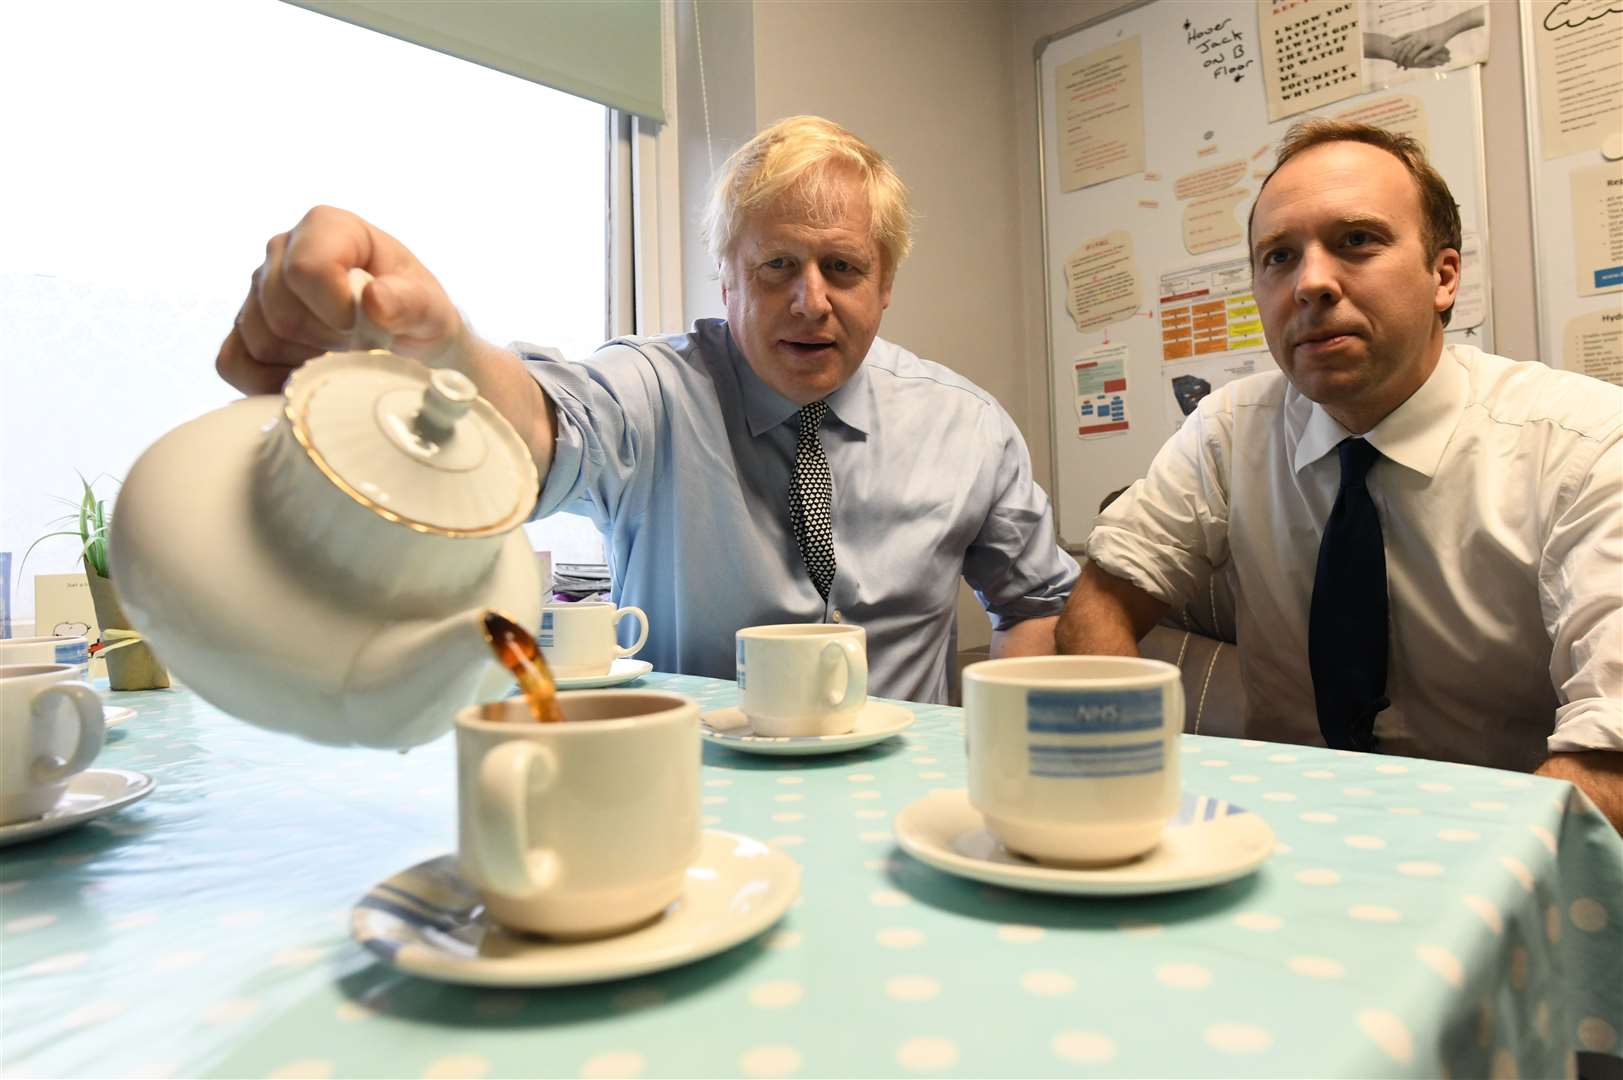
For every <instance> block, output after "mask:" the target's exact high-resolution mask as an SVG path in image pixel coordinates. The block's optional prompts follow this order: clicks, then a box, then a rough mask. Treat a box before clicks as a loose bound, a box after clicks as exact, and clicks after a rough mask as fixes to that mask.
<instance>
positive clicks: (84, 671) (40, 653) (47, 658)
mask: <svg viewBox="0 0 1623 1080" xmlns="http://www.w3.org/2000/svg"><path fill="white" fill-rule="evenodd" d="M16 664H72V665H73V666H74V667H77V668H78V669H79V673H78V675H76V676H74V677H75V678H77V679H79V680H80V681H81V682H85V681H88V679H89V676H90V639H89V638H86V637H85V636H84V635H83V634H80V635H79V636H78V637H24V638H0V665H16Z"/></svg>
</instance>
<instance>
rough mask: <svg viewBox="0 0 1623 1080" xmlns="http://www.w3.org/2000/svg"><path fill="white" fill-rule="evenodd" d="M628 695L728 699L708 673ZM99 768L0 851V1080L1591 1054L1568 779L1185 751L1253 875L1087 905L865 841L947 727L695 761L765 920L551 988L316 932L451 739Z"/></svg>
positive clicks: (1419, 1065)
mask: <svg viewBox="0 0 1623 1080" xmlns="http://www.w3.org/2000/svg"><path fill="white" fill-rule="evenodd" d="M641 685H644V686H649V687H657V688H660V689H665V690H673V691H677V692H680V693H684V694H688V695H691V696H693V697H695V698H697V699H699V701H700V702H701V705H702V706H703V707H705V708H714V707H720V706H723V705H731V704H735V703H736V701H737V689H736V687H735V686H734V685H733V684H732V683H729V682H719V681H716V680H710V679H699V678H692V677H687V676H668V675H665V676H661V675H655V676H649V677H648V678H646V679H644V680H642V683H641ZM109 700H110V701H111V702H112V703H114V704H123V705H129V706H131V707H133V708H135V709H137V710H139V713H138V715H137V716H136V717H134V718H133V719H131V720H129V721H127V722H126V723H125V724H123V725H122V726H121V727H119V728H115V729H113V730H112V731H111V732H110V735H111V736H112V741H111V742H110V743H109V744H108V746H107V748H106V749H105V750H104V752H103V755H102V758H101V761H100V762H99V763H100V764H103V765H109V766H117V767H124V768H133V769H138V770H142V771H145V772H149V773H151V774H153V775H154V776H156V777H157V778H158V782H159V787H158V790H157V791H156V792H155V793H154V794H153V795H152V796H151V797H150V798H148V799H147V800H146V801H145V802H142V803H140V804H137V805H136V806H133V807H129V808H127V809H125V810H124V811H121V812H120V813H118V814H116V815H111V816H109V817H105V818H102V819H100V820H98V821H96V822H93V823H91V824H88V825H85V826H83V827H80V828H78V829H76V830H73V831H71V832H66V833H61V834H58V835H57V836H55V837H52V838H49V839H42V840H39V841H36V842H33V843H27V844H21V845H16V846H13V847H9V848H5V849H0V1072H3V1074H4V1075H5V1076H8V1077H13V1076H19V1077H20V1076H30V1075H41V1076H86V1075H123V1076H156V1075H211V1076H278V1077H290V1076H482V1075H491V1076H498V1075H517V1074H523V1075H548V1076H613V1075H637V1074H641V1075H648V1076H717V1075H744V1076H783V1075H802V1076H835V1075H843V1076H849V1075H921V1076H937V1075H939V1076H1007V1075H1020V1076H1051V1075H1052V1076H1058V1075H1065V1076H1075V1075H1082V1074H1086V1075H1095V1074H1098V1075H1119V1076H1173V1075H1246V1076H1304V1075H1320V1076H1323V1075H1357V1076H1436V1075H1440V1074H1442V1073H1444V1072H1445V1071H1446V1072H1447V1073H1450V1074H1452V1075H1456V1076H1460V1075H1488V1074H1493V1075H1516V1074H1520V1075H1524V1076H1559V1075H1563V1074H1564V1073H1565V1072H1566V1071H1567V1069H1568V1068H1569V1062H1570V1059H1571V1054H1572V1053H1573V1051H1574V1050H1575V1049H1578V1048H1587V1049H1591V1050H1601V1051H1609V1052H1611V1053H1618V1052H1619V1043H1618V1040H1619V1034H1618V1033H1619V1029H1620V1028H1623V842H1620V840H1619V838H1618V836H1617V834H1616V833H1615V832H1613V831H1612V829H1611V828H1610V827H1609V826H1608V825H1607V824H1606V823H1605V821H1604V819H1602V818H1601V817H1600V816H1599V814H1597V813H1596V812H1595V810H1594V809H1593V807H1592V806H1591V805H1590V804H1589V803H1588V801H1587V800H1586V799H1584V798H1583V797H1582V796H1581V795H1579V794H1577V793H1576V792H1575V790H1574V789H1573V788H1572V787H1570V786H1569V785H1567V784H1565V783H1562V782H1557V781H1553V780H1547V779H1544V778H1541V777H1534V776H1523V775H1516V774H1511V773H1505V772H1499V771H1495V770H1490V769H1481V768H1474V767H1468V766H1459V765H1450V764H1440V763H1434V762H1425V761H1418V760H1412V759H1397V758H1386V757H1378V756H1366V755H1359V754H1351V753H1346V752H1332V751H1328V750H1323V749H1315V748H1309V747H1293V746H1292V747H1288V746H1280V745H1272V744H1265V743H1259V742H1252V741H1238V740H1228V739H1220V738H1210V737H1202V736H1185V737H1184V739H1183V762H1184V767H1185V771H1184V776H1185V787H1186V788H1188V789H1190V790H1196V791H1201V792H1204V793H1207V794H1211V795H1215V796H1218V797H1221V798H1224V799H1228V800H1230V801H1232V802H1235V803H1238V804H1240V805H1243V806H1247V807H1251V808H1254V809H1255V810H1257V811H1258V812H1259V813H1261V814H1262V815H1263V816H1264V817H1265V818H1266V819H1267V820H1268V821H1269V822H1270V824H1271V825H1272V826H1273V828H1274V830H1275V831H1276V833H1277V835H1278V838H1279V849H1278V852H1277V854H1276V856H1275V857H1274V858H1273V859H1271V860H1270V861H1269V862H1268V863H1266V864H1265V865H1264V866H1263V868H1262V869H1261V870H1260V871H1259V872H1258V873H1257V874H1255V875H1253V876H1251V877H1249V878H1246V879H1244V880H1242V881H1238V882H1235V883H1232V884H1230V885H1226V886H1222V887H1218V888H1212V889H1206V890H1202V891H1196V892H1190V893H1184V894H1176V895H1169V896H1160V897H1141V898H1137V899H1130V900H1112V901H1100V900H1091V899H1079V898H1071V897H1055V896H1043V895H1037V894H1026V893H1019V892H1013V891H1008V890H1004V889H1001V888H996V887H990V886H983V885H980V884H977V883H974V882H967V881H961V880H959V879H957V878H954V877H950V876H946V875H943V874H941V873H939V872H937V871H935V870H933V869H931V868H929V867H926V866H924V865H922V864H920V863H917V862H915V861H913V860H912V859H911V858H910V857H909V856H907V855H906V854H904V853H903V852H902V851H901V850H900V849H899V848H897V847H896V846H895V843H894V841H893V838H892V834H891V818H892V817H893V815H894V814H896V813H897V812H898V811H900V810H901V809H902V808H903V807H905V806H906V805H907V804H908V803H910V802H912V801H913V800H915V799H917V798H919V797H921V796H923V795H925V794H926V793H927V792H929V791H930V790H932V789H935V788H943V787H946V788H952V787H962V786H963V784H964V782H965V780H964V758H963V738H962V718H961V714H960V712H959V710H957V709H954V708H947V707H943V706H919V705H911V706H909V707H910V708H912V709H913V710H914V711H915V712H916V714H917V716H918V722H917V723H916V724H915V725H914V726H913V727H912V728H911V729H909V730H908V731H907V732H906V733H905V734H904V735H902V736H900V737H898V738H895V739H891V740H889V741H887V742H885V743H882V744H879V745H877V746H874V747H871V748H868V749H866V750H863V751H858V752H855V753H851V754H846V755H842V756H836V757H826V758H798V759H795V758H765V757H750V756H744V755H740V754H736V753H734V752H731V751H725V750H721V749H718V748H716V747H713V746H707V747H706V748H705V769H704V788H703V791H704V801H705V807H704V812H705V814H706V817H705V823H706V825H707V826H710V827H714V828H721V829H728V830H732V831H736V832H742V833H746V834H749V835H751V836H754V837H757V838H759V839H763V840H768V841H770V842H772V843H774V844H777V845H779V846H780V847H781V848H782V849H783V850H785V851H786V852H788V853H790V854H791V855H793V857H794V858H795V859H797V860H798V861H799V862H800V863H801V865H802V867H803V868H804V883H803V894H802V898H801V900H800V901H799V902H798V903H797V904H796V906H795V907H794V908H793V909H791V911H790V912H789V913H788V914H787V915H786V916H785V917H784V919H783V920H782V921H781V922H780V923H779V925H778V926H777V927H776V928H775V929H774V930H772V931H769V932H768V933H767V934H766V935H764V936H763V937H761V938H758V939H756V940H755V941H753V942H751V943H749V944H746V945H744V946H741V947H739V948H737V949H734V950H732V951H730V952H728V953H725V954H722V955H720V956H717V957H714V958H712V959H710V960H706V961H703V962H701V963H698V964H694V965H691V966H688V967H685V968H680V969H676V970H673V971H667V972H664V973H660V974H654V975H648V976H644V977H640V978H636V979H631V980H627V981H622V982H615V983H605V984H600V985H595V986H583V987H571V988H565V989H555V990H480V989H473V988H466V987H459V986H451V985H444V984H439V983H434V982H427V981H423V980H419V979H415V978H412V977H409V976H405V975H402V974H400V973H398V972H396V971H395V970H394V969H392V968H390V967H389V966H387V965H385V964H383V963H381V962H379V961H376V960H375V959H374V958H373V957H372V956H371V954H369V953H367V952H366V951H365V950H363V949H362V948H361V947H360V946H358V945H356V944H355V943H354V942H353V941H352V940H350V938H349V936H348V919H349V910H350V906H351V904H353V902H354V901H355V900H356V899H357V898H358V897H359V896H360V895H361V894H362V893H363V892H364V891H365V890H366V889H367V888H369V887H370V886H371V885H372V884H374V883H375V882H377V881H379V880H381V879H383V878H385V877H387V876H388V875H390V874H392V873H394V872H395V871H397V870H400V869H402V868H404V867H406V866H409V865H412V864H413V863H416V862H418V861H420V860H422V859H424V858H427V857H429V856H431V855H434V854H438V853H442V852H445V851H448V850H451V849H452V848H453V847H454V843H455V823H454V807H455V790H454V780H453V769H452V763H453V752H452V751H453V740H452V739H451V738H449V737H447V738H445V739H442V740H439V741H437V742H435V743H433V744H431V745H429V746H426V747H422V748H419V749H417V750H414V751H412V752H410V753H408V754H404V755H400V754H393V753H387V752H379V751H360V750H334V749H331V748H324V747H319V746H315V745H311V744H306V743H302V742H299V741H297V740H294V739H292V738H290V737H287V736H283V735H275V734H271V733H267V732H262V731H259V730H257V729H255V728H252V727H249V726H248V725H246V724H243V723H240V722H238V721H236V720H234V719H231V718H229V717H226V716H224V715H222V714H221V713H219V712H218V711H217V710H215V709H213V708H212V707H210V706H209V705H207V704H206V703H204V702H202V701H201V700H199V699H198V698H197V697H196V696H195V695H193V694H191V693H189V692H187V691H185V690H180V689H176V690H169V691H148V692H142V693H123V694H110V695H109Z"/></svg>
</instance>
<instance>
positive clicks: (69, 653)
mask: <svg viewBox="0 0 1623 1080" xmlns="http://www.w3.org/2000/svg"><path fill="white" fill-rule="evenodd" d="M56 662H57V663H58V664H80V665H83V664H88V663H90V646H89V645H88V644H87V643H86V642H85V641H84V639H83V638H81V639H79V640H78V641H71V642H66V643H64V644H62V645H58V646H57V647H56Z"/></svg>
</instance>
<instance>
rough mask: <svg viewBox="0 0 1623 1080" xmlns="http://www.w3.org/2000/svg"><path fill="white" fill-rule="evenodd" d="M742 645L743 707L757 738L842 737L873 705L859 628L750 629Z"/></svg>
mask: <svg viewBox="0 0 1623 1080" xmlns="http://www.w3.org/2000/svg"><path fill="white" fill-rule="evenodd" d="M735 640H736V642H737V645H738V661H737V663H738V689H739V690H740V691H741V697H742V702H741V708H742V710H743V712H744V715H745V716H747V717H749V721H750V727H751V728H752V729H753V730H754V732H755V734H757V735H767V736H774V737H776V736H786V735H787V736H797V735H843V734H845V733H846V732H848V731H850V730H851V729H852V728H854V727H855V726H856V722H857V714H858V713H860V712H861V711H862V707H863V705H865V704H867V701H868V635H867V633H866V631H864V630H863V629H862V627H860V626H837V625H830V624H828V623H785V624H782V625H777V626H746V627H744V629H742V630H740V631H738V633H737V635H736V638H735Z"/></svg>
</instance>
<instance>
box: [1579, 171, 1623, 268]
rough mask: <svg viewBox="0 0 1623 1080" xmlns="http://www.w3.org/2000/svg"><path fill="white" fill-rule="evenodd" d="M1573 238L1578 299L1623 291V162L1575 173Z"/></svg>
mask: <svg viewBox="0 0 1623 1080" xmlns="http://www.w3.org/2000/svg"><path fill="white" fill-rule="evenodd" d="M1572 235H1573V237H1574V239H1575V241H1576V242H1575V243H1574V244H1573V245H1572V250H1573V254H1574V255H1576V256H1577V259H1578V267H1577V270H1578V295H1579V296H1597V295H1599V294H1601V293H1605V292H1617V291H1619V290H1623V161H1603V162H1601V163H1600V164H1599V165H1594V166H1591V167H1590V168H1587V169H1575V170H1573V173H1572Z"/></svg>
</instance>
